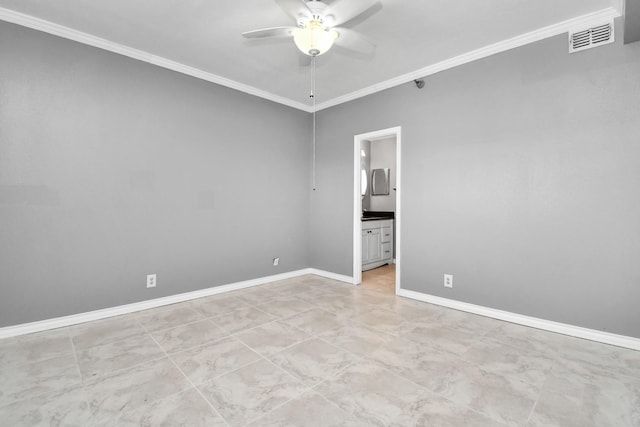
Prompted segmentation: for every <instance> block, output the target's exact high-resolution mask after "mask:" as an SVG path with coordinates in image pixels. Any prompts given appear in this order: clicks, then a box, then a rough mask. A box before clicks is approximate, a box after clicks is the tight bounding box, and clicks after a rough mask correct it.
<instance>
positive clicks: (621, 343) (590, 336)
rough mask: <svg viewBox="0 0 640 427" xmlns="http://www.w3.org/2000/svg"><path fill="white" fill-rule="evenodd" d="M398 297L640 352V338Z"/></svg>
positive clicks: (415, 295)
mask: <svg viewBox="0 0 640 427" xmlns="http://www.w3.org/2000/svg"><path fill="white" fill-rule="evenodd" d="M398 295H399V296H401V297H406V298H411V299H415V300H418V301H422V302H428V303H431V304H436V305H441V306H443V307H449V308H453V309H455V310H460V311H466V312H468V313H474V314H479V315H481V316H486V317H492V318H494V319H499V320H504V321H506V322H511V323H517V324H519V325H524V326H529V327H532V328H537V329H543V330H545V331H550V332H556V333H559V334H563V335H570V336H572V337H577V338H583V339H586V340H590V341H597V342H601V343H604V344H610V345H615V346H618V347H624V348H630V349H632V350H640V339H639V338H634V337H628V336H624V335H617V334H612V333H609V332H602V331H597V330H594V329H588V328H583V327H580V326H573V325H567V324H566V323H559V322H553V321H551V320H544V319H539V318H537V317H530V316H525V315H522V314H517V313H511V312H509V311H503V310H497V309H494V308H489V307H483V306H480V305H475V304H469V303H466V302H461V301H455V300H452V299H448V298H442V297H437V296H433V295H428V294H423V293H421V292H415V291H409V290H406V289H400V291H399V292H398Z"/></svg>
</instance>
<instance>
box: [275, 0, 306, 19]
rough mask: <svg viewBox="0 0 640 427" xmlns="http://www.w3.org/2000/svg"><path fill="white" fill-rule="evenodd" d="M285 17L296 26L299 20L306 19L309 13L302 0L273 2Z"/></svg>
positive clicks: (277, 0)
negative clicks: (290, 19) (290, 18)
mask: <svg viewBox="0 0 640 427" xmlns="http://www.w3.org/2000/svg"><path fill="white" fill-rule="evenodd" d="M274 1H275V2H276V3H278V6H280V9H282V10H283V11H284V12H285V13H286V14H287V15H289V16H290V17H292V18H293V19H294V21H295V22H296V24H297V23H298V21H299V20H300V19H301V18H304V17H308V16H309V14H310V12H309V9H308V8H307V6H306V5H305V3H304V2H303V0H274Z"/></svg>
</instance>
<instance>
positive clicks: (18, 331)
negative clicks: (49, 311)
mask: <svg viewBox="0 0 640 427" xmlns="http://www.w3.org/2000/svg"><path fill="white" fill-rule="evenodd" d="M305 274H317V275H319V276H324V277H329V275H330V274H332V273H328V272H322V271H320V270H315V269H311V268H305V269H302V270H296V271H290V272H288V273H282V274H276V275H273V276H265V277H260V278H257V279H251V280H245V281H242V282H236V283H230V284H228V285H221V286H215V287H212V288H207V289H201V290H198V291H193V292H185V293H182V294H177V295H170V296H167V297H162V298H155V299H151V300H147V301H140V302H134V303H132V304H126V305H120V306H116V307H110V308H104V309H101V310H95V311H89V312H86V313H78V314H72V315H69V316H63V317H56V318H54V319H47V320H40V321H38V322H31V323H23V324H21V325H15V326H6V327H4V328H0V339H2V338H9V337H14V336H18V335H25V334H31V333H34V332H41V331H46V330H49V329H56V328H62V327H65V326H71V325H77V324H78V323H84V322H90V321H92V320H100V319H106V318H108V317H113V316H120V315H122V314H129V313H134V312H136V311H141V310H147V309H150V308H157V307H162V306H164V305H169V304H175V303H178V302H184V301H189V300H193V299H196V298H202V297H207V296H210V295H216V294H220V293H224V292H231V291H236V290H238V289H244V288H249V287H252V286H258V285H264V284H265V283H270V282H275V281H277V280H284V279H291V278H293V277H299V276H303V275H305ZM334 276H335V277H338V275H334ZM335 277H331V278H335ZM341 277H345V276H341ZM337 280H340V279H337ZM347 281H348V280H347Z"/></svg>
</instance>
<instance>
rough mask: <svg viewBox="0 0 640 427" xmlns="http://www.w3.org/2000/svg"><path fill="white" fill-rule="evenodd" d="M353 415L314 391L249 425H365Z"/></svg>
mask: <svg viewBox="0 0 640 427" xmlns="http://www.w3.org/2000/svg"><path fill="white" fill-rule="evenodd" d="M367 425H368V424H366V423H364V422H358V421H356V420H355V419H354V418H353V417H351V415H349V414H347V413H346V412H344V411H343V410H342V409H340V408H338V407H337V406H336V405H334V404H333V403H331V402H329V401H328V400H327V399H325V398H324V397H322V396H320V395H319V394H317V393H314V392H307V393H305V394H303V395H302V396H300V397H298V398H295V399H293V400H290V401H289V402H287V403H285V404H284V405H282V406H280V407H278V408H276V409H274V410H273V411H271V412H270V413H269V414H267V415H266V416H264V417H262V418H259V419H258V420H256V421H254V422H252V423H251V424H249V427H365V426H367Z"/></svg>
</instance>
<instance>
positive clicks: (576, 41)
mask: <svg viewBox="0 0 640 427" xmlns="http://www.w3.org/2000/svg"><path fill="white" fill-rule="evenodd" d="M614 41H615V40H614V33H613V21H610V22H607V23H606V24H602V25H598V26H596V27H591V28H586V29H580V30H578V31H572V32H570V33H569V53H574V52H580V51H581V50H585V49H591V48H592V47H598V46H602V45H605V44H609V43H613V42H614Z"/></svg>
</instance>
